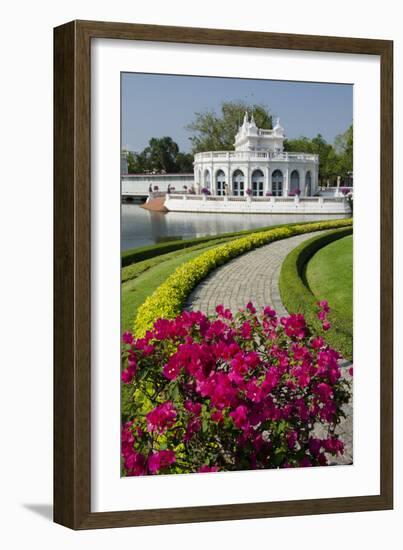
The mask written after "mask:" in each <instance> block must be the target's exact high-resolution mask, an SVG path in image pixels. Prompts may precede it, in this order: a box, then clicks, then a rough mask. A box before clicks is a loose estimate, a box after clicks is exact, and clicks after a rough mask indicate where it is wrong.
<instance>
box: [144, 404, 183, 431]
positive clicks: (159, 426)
mask: <svg viewBox="0 0 403 550" xmlns="http://www.w3.org/2000/svg"><path fill="white" fill-rule="evenodd" d="M176 416H177V413H176V409H175V407H174V406H173V404H172V402H171V401H166V402H165V403H162V404H161V405H158V406H157V407H155V409H153V410H152V411H151V412H149V413H148V414H147V416H146V418H147V430H148V431H149V432H157V433H160V434H162V433H164V432H165V431H166V430H168V429H169V428H171V427H172V426H173V424H174V423H175V420H176Z"/></svg>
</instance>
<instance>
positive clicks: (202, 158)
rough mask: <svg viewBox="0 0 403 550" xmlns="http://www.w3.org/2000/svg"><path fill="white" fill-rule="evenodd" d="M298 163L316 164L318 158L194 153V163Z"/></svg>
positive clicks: (252, 153) (237, 152)
mask: <svg viewBox="0 0 403 550" xmlns="http://www.w3.org/2000/svg"><path fill="white" fill-rule="evenodd" d="M256 160H257V161H259V160H271V161H276V162H277V161H280V162H287V161H300V162H318V160H319V156H318V155H313V154H310V153H288V152H283V153H272V152H270V151H209V152H206V153H196V155H195V162H196V163H197V162H206V161H207V162H214V161H241V162H242V161H256Z"/></svg>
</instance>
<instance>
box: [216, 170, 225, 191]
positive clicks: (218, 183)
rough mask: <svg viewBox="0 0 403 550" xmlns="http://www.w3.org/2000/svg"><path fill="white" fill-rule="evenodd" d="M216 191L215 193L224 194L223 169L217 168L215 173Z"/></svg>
mask: <svg viewBox="0 0 403 550" xmlns="http://www.w3.org/2000/svg"><path fill="white" fill-rule="evenodd" d="M215 182H216V193H217V195H226V187H227V185H226V181H225V174H224V172H223V170H218V171H217V173H216V175H215Z"/></svg>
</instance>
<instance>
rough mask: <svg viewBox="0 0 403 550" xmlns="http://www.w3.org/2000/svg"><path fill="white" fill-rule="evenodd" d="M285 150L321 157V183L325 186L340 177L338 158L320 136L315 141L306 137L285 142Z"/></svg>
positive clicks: (330, 146)
mask: <svg viewBox="0 0 403 550" xmlns="http://www.w3.org/2000/svg"><path fill="white" fill-rule="evenodd" d="M284 150H285V151H290V152H301V153H312V154H315V155H319V182H320V184H321V185H324V184H325V183H327V182H328V181H333V180H335V179H336V178H337V175H338V160H339V159H338V157H337V154H336V152H335V150H334V148H333V146H332V145H331V144H330V143H327V141H326V140H325V139H324V137H323V136H322V135H321V134H318V135H317V136H316V137H314V138H313V139H309V138H307V137H305V136H303V137H300V138H297V139H286V140H284Z"/></svg>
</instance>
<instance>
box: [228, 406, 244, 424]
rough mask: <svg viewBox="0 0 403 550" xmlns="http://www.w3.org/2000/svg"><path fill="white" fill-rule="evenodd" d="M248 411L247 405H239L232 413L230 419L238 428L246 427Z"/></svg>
mask: <svg viewBox="0 0 403 550" xmlns="http://www.w3.org/2000/svg"><path fill="white" fill-rule="evenodd" d="M247 413H248V409H247V407H245V405H239V406H238V407H237V408H236V409H235V410H234V411H232V412H231V413H230V417H231V418H232V419H233V421H234V424H235V426H236V427H237V428H243V427H244V426H245V425H246V421H247Z"/></svg>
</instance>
